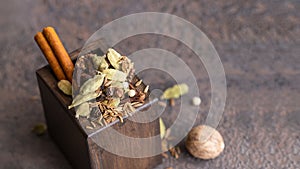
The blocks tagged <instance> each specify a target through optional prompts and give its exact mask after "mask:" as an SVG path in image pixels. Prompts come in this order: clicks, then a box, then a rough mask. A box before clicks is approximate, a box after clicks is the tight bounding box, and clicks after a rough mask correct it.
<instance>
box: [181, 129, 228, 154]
mask: <svg viewBox="0 0 300 169" xmlns="http://www.w3.org/2000/svg"><path fill="white" fill-rule="evenodd" d="M185 146H186V148H187V150H188V151H189V152H190V153H191V154H192V155H193V156H194V157H197V158H200V159H204V160H208V159H213V158H216V157H217V156H219V155H220V154H221V152H222V151H223V150H224V148H225V144H224V140H223V138H222V136H221V134H220V133H219V132H218V131H217V130H215V129H214V128H212V127H209V126H206V125H200V126H197V127H194V128H193V129H192V130H191V131H190V132H189V134H188V136H187V139H186V142H185Z"/></svg>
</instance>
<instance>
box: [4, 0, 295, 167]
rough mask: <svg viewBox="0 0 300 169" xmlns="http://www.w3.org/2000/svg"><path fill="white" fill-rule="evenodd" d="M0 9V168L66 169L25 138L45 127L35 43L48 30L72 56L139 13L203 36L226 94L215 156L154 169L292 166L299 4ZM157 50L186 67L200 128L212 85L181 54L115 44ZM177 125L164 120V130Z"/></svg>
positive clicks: (64, 4) (138, 42)
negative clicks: (195, 85) (167, 17)
mask: <svg viewBox="0 0 300 169" xmlns="http://www.w3.org/2000/svg"><path fill="white" fill-rule="evenodd" d="M0 4H1V5H0V9H1V10H0V14H1V15H0V25H1V27H0V49H1V50H0V56H1V57H0V89H1V90H0V95H1V97H0V120H1V123H0V150H1V151H0V162H1V167H2V168H9V169H18V168H30V169H35V168H37V169H38V168H44V169H50V168H65V169H69V168H71V167H70V165H69V164H68V162H67V161H66V160H65V158H64V157H63V155H62V153H61V152H60V151H59V150H58V149H57V148H56V146H55V144H54V143H53V142H52V141H51V139H50V138H49V136H48V135H47V134H46V135H45V136H42V137H37V136H35V135H34V134H32V133H31V132H30V130H31V128H32V127H33V126H34V125H35V124H36V123H39V122H44V116H43V110H42V106H41V101H40V97H39V91H38V87H37V82H36V78H35V70H36V69H38V68H40V67H41V66H43V65H45V64H46V60H45V59H44V58H43V57H42V56H41V53H40V51H39V49H38V47H37V46H36V44H35V42H34V40H33V36H34V34H35V33H36V32H37V31H40V30H41V29H42V28H43V27H45V26H48V25H51V26H54V27H55V28H56V29H57V31H58V32H59V34H60V36H61V38H62V40H63V43H64V44H65V46H66V47H67V49H68V50H69V51H72V50H74V49H77V48H79V47H81V46H82V45H83V44H84V42H85V40H87V39H88V37H89V36H90V35H92V33H93V32H95V31H96V30H97V29H99V28H100V27H101V26H102V25H104V24H105V23H108V22H110V21H112V20H114V19H117V18H119V17H121V16H124V15H128V14H132V13H136V12H144V11H157V12H167V13H171V14H175V15H177V16H179V17H183V18H185V19H187V20H188V21H190V22H192V23H193V24H195V25H196V26H197V27H199V28H200V29H201V30H202V31H203V32H205V33H206V34H207V36H208V37H209V38H210V39H211V41H212V42H213V44H214V45H215V47H216V49H217V51H218V53H219V55H220V58H221V61H222V62H223V65H224V69H225V73H226V78H227V86H228V93H227V103H226V108H225V111H224V114H223V118H222V121H221V123H220V125H219V127H218V130H219V131H220V133H221V134H222V135H223V137H224V141H225V144H226V147H225V151H224V152H223V153H222V155H221V156H220V157H218V158H217V159H215V160H211V161H202V160H198V159H195V158H192V157H191V156H190V155H189V154H188V153H187V152H186V150H185V148H184V147H182V151H183V153H182V154H181V156H180V158H179V159H178V160H175V159H173V158H169V159H165V160H164V163H163V164H162V165H160V166H158V167H157V168H166V167H170V166H171V167H173V168H174V169H175V168H178V169H179V168H297V166H298V167H299V166H300V138H299V129H300V112H299V110H300V107H299V101H300V94H299V93H300V87H299V83H300V76H299V75H300V66H299V65H300V64H299V63H300V59H299V53H300V48H299V45H300V41H299V37H300V20H299V17H300V12H299V8H300V3H299V1H294V0H287V1H272V0H262V1H261V0H245V1H238V0H229V1H226V0H220V1H209V0H201V1H192V0H191V1H188V0H181V1H179V0H175V1H156V0H152V1H137V0H127V1H120V2H118V3H116V2H112V1H98V0H84V1H80V2H79V1H78V2H77V1H76V2H74V1H71V0H59V1H58V0H53V1H47V0H44V1H33V0H23V1H22V2H21V1H17V0H3V1H1V2H0ZM145 39H146V40H145ZM162 44H163V45H162ZM160 46H163V47H164V48H165V49H167V50H171V51H174V53H175V54H177V55H180V56H183V58H186V63H187V64H188V65H189V66H190V67H191V69H192V70H193V72H196V73H197V80H198V82H199V84H201V85H200V88H199V89H200V93H201V99H202V103H201V106H202V108H201V112H200V115H199V118H198V119H197V124H201V123H203V122H204V120H205V116H206V113H205V112H207V110H208V108H209V102H210V100H209V99H210V92H209V89H210V84H209V79H208V75H207V72H206V71H205V68H204V67H203V65H202V63H201V62H200V61H196V60H195V59H191V58H192V56H193V53H192V52H191V51H190V50H189V49H187V48H186V47H185V46H184V45H182V44H180V43H179V42H177V41H175V40H173V39H170V38H164V37H162V36H151V35H145V36H136V37H134V38H133V39H128V40H125V41H124V42H122V43H121V44H119V45H118V47H119V49H120V50H122V51H124V53H125V54H130V53H131V52H133V51H136V50H138V49H143V48H147V47H160ZM184 56H191V58H190V59H189V58H188V57H184ZM158 83H159V80H158ZM175 116H176V113H170V115H169V116H168V118H166V124H167V125H168V124H170V123H171V122H172V120H174V118H175Z"/></svg>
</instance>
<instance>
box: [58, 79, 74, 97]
mask: <svg viewBox="0 0 300 169" xmlns="http://www.w3.org/2000/svg"><path fill="white" fill-rule="evenodd" d="M57 86H58V88H59V90H61V91H62V92H63V93H64V94H66V95H69V96H72V84H71V83H70V82H69V81H68V80H60V81H59V82H58V83H57Z"/></svg>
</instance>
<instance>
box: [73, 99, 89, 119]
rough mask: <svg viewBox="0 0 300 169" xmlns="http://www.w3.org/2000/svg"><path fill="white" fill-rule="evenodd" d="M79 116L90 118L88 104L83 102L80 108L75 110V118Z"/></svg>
mask: <svg viewBox="0 0 300 169" xmlns="http://www.w3.org/2000/svg"><path fill="white" fill-rule="evenodd" d="M79 116H81V117H87V118H88V117H89V116H90V105H89V103H87V102H85V103H82V104H81V105H80V106H78V108H77V110H76V115H75V117H76V118H79Z"/></svg>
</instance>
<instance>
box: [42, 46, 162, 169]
mask: <svg viewBox="0 0 300 169" xmlns="http://www.w3.org/2000/svg"><path fill="white" fill-rule="evenodd" d="M78 53H79V50H77V51H74V52H72V53H71V54H70V56H71V58H72V59H73V60H75V58H76V56H77V55H78ZM36 76H37V80H38V85H39V89H40V94H41V99H42V104H43V108H44V113H45V118H46V122H47V126H48V131H49V134H50V136H51V138H52V139H53V141H54V142H55V143H56V144H57V146H58V147H59V148H60V150H61V151H62V152H63V154H64V155H65V157H66V158H67V160H68V161H69V162H70V164H71V165H72V166H73V168H75V169H134V168H137V169H147V168H153V167H154V166H156V165H158V164H160V163H161V156H160V155H156V156H153V157H147V158H128V157H122V156H118V155H115V154H112V153H110V152H107V151H105V150H103V149H102V148H101V147H99V146H98V145H97V144H95V143H93V142H92V141H91V140H90V139H88V136H87V134H86V133H85V132H84V130H83V129H82V127H81V126H80V124H79V121H78V120H77V119H76V118H75V116H74V114H75V112H74V109H71V110H69V109H68V108H67V107H68V105H70V103H71V101H72V100H71V98H70V97H68V96H66V95H64V94H63V93H61V92H60V91H59V89H58V88H57V80H56V79H55V77H54V75H53V73H52V72H51V70H50V67H49V66H45V67H43V68H41V69H39V70H37V71H36ZM113 128H114V129H115V130H117V131H119V132H120V133H129V135H130V136H131V137H143V138H145V137H151V136H155V135H159V121H158V120H155V121H153V122H150V123H144V124H140V123H135V122H132V121H129V120H126V121H125V122H124V123H123V124H121V123H116V124H114V125H113ZM104 130H105V128H104ZM137 146H138V145H137Z"/></svg>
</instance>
